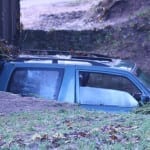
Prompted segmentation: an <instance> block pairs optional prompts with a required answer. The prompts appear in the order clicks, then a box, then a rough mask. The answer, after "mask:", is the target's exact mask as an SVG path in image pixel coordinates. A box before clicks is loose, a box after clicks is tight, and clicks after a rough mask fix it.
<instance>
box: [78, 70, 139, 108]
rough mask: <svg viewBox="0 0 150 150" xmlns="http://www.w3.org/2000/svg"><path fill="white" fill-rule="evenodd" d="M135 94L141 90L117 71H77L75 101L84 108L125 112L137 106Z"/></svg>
mask: <svg viewBox="0 0 150 150" xmlns="http://www.w3.org/2000/svg"><path fill="white" fill-rule="evenodd" d="M110 70H111V69H110ZM135 93H141V90H140V89H139V88H138V87H137V86H136V84H135V83H134V82H133V81H132V80H130V78H129V77H128V76H125V75H124V74H121V73H119V72H118V71H113V70H111V71H109V70H108V71H106V70H105V71H104V70H101V69H100V70H99V69H98V70H94V69H90V68H87V69H83V68H82V69H77V72H76V95H77V96H76V98H77V99H76V101H77V103H79V104H80V105H82V106H84V107H88V108H90V109H105V110H106V109H107V110H110V111H111V110H117V109H118V110H125V111H126V110H129V109H131V108H134V107H137V106H138V101H137V100H136V99H135V98H134V97H133V95H134V94H135Z"/></svg>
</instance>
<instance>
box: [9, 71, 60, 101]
mask: <svg viewBox="0 0 150 150" xmlns="http://www.w3.org/2000/svg"><path fill="white" fill-rule="evenodd" d="M62 78H63V69H52V70H50V69H31V68H25V69H16V70H15V71H14V72H13V74H12V77H11V79H10V82H9V86H8V91H9V92H12V93H15V94H21V95H22V96H34V97H42V98H46V99H51V100H54V99H55V100H56V99H57V97H58V93H59V89H60V86H61V82H62Z"/></svg>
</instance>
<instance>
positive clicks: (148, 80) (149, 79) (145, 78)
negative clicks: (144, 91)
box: [136, 69, 150, 90]
mask: <svg viewBox="0 0 150 150" xmlns="http://www.w3.org/2000/svg"><path fill="white" fill-rule="evenodd" d="M136 76H137V77H138V78H139V80H140V81H141V82H142V83H143V84H144V85H145V86H146V87H147V88H148V89H149V90H150V75H149V74H146V73H144V72H143V71H142V70H141V69H137V71H136Z"/></svg>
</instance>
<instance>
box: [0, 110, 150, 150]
mask: <svg viewBox="0 0 150 150" xmlns="http://www.w3.org/2000/svg"><path fill="white" fill-rule="evenodd" d="M149 124H150V116H149V115H142V114H134V113H126V114H115V113H104V112H94V111H90V112H89V111H86V110H81V109H79V108H77V109H76V108H74V109H72V110H66V109H62V108H61V109H59V110H56V111H36V112H32V113H31V112H24V113H16V114H11V115H4V116H2V115H1V118H0V149H15V150H20V149H26V148H27V149H43V150H44V149H55V148H56V149H60V150H61V149H73V150H76V149H87V150H95V149H103V150H113V149H115V150H120V149H122V150H125V149H130V150H132V149H133V150H135V149H136V150H148V149H149V148H150V128H149Z"/></svg>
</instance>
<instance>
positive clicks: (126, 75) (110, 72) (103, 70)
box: [76, 67, 143, 107]
mask: <svg viewBox="0 0 150 150" xmlns="http://www.w3.org/2000/svg"><path fill="white" fill-rule="evenodd" d="M97 68H98V67H95V68H82V67H81V68H79V67H78V68H77V70H76V102H77V103H78V104H80V103H81V101H80V89H79V88H80V83H79V82H80V81H79V73H80V72H89V73H90V72H92V73H100V74H108V75H115V76H120V77H123V78H126V79H128V80H129V81H130V82H131V83H132V84H133V85H134V86H135V87H136V88H137V89H138V90H139V91H140V92H141V94H143V90H142V88H141V85H139V83H138V81H137V80H136V79H135V78H134V77H133V76H134V75H132V73H130V72H126V71H123V70H117V69H112V68H107V69H106V67H104V68H103V67H101V68H98V69H97ZM129 94H130V93H129ZM130 95H131V94H130ZM81 105H82V104H81ZM106 107H109V106H106ZM114 107H116V106H114ZM117 107H119V106H117Z"/></svg>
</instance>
